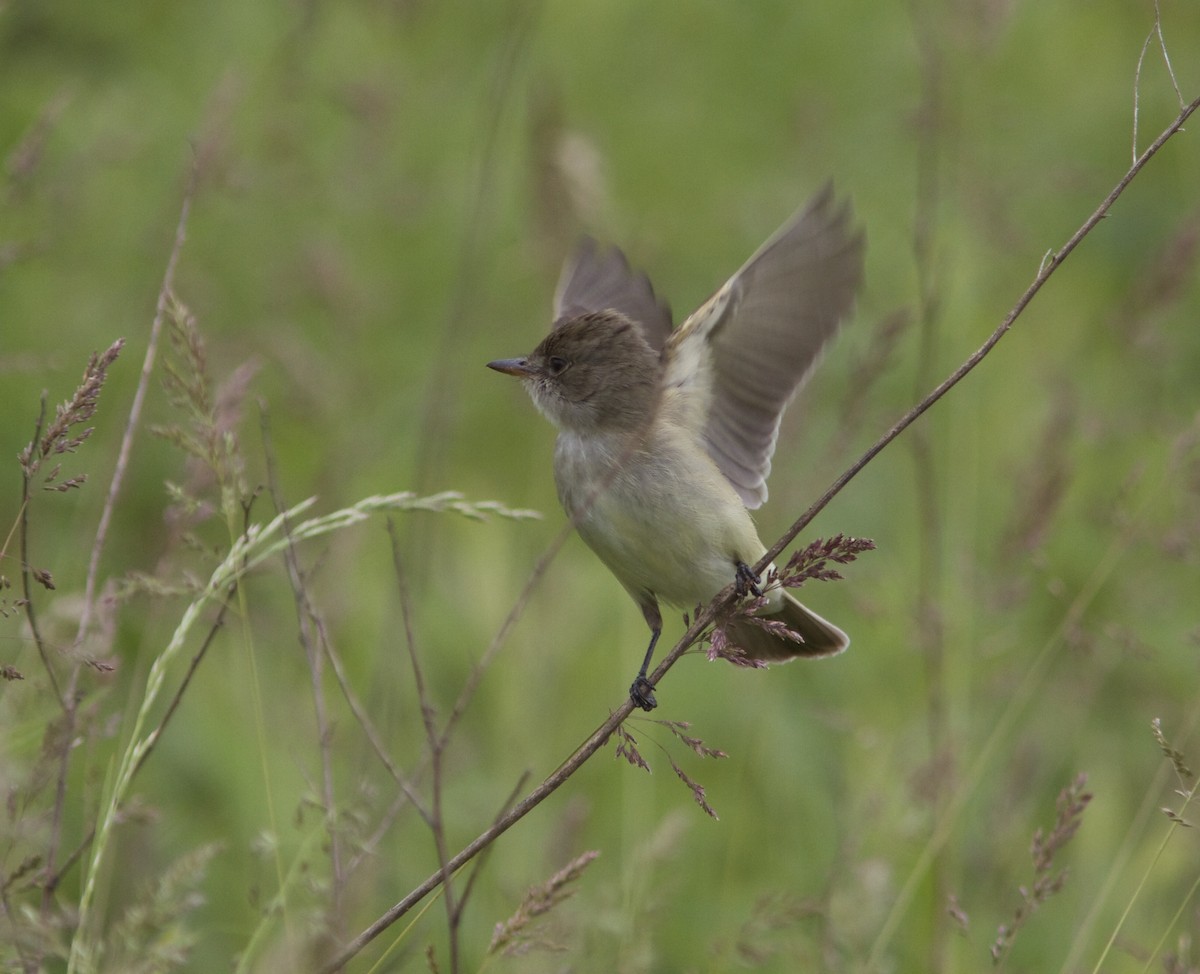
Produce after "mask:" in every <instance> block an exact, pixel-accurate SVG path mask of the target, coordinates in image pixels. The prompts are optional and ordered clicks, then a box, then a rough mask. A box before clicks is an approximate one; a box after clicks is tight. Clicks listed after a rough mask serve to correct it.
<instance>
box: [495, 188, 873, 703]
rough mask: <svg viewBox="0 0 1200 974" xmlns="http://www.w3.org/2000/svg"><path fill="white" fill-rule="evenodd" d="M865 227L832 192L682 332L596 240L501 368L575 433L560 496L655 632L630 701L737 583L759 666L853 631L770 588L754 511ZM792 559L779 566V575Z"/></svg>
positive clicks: (859, 260)
mask: <svg viewBox="0 0 1200 974" xmlns="http://www.w3.org/2000/svg"><path fill="white" fill-rule="evenodd" d="M864 251H865V234H864V233H863V232H862V231H861V230H860V229H857V228H856V227H855V226H854V223H853V217H852V214H851V209H850V204H849V203H848V202H841V203H839V202H838V201H837V200H836V197H835V193H834V189H833V184H832V183H827V184H826V185H825V186H824V187H823V188H822V189H821V190H820V191H819V192H818V193H816V194H815V195H814V196H813V197H812V198H811V199H810V200H809V201H808V202H807V204H805V205H804V206H802V207H801V208H800V209H799V210H798V211H797V212H796V213H795V214H794V215H793V216H792V217H791V219H789V220H788V221H787V222H786V223H784V225H783V226H782V227H781V228H780V229H779V230H778V231H777V232H776V233H775V234H774V235H773V236H771V237H770V238H769V239H768V240H767V241H766V243H764V244H763V245H762V246H761V247H760V248H759V249H758V250H757V251H756V252H755V253H754V254H753V256H751V257H750V259H749V260H747V261H746V263H745V264H743V265H742V266H741V268H740V269H739V270H738V271H737V272H736V273H735V274H734V275H733V276H732V277H730V278H729V279H728V280H727V281H726V282H725V284H724V285H722V286H721V287H720V288H719V289H718V290H717V291H716V292H715V293H714V294H713V295H712V296H711V297H710V298H709V299H708V300H707V301H705V302H704V303H703V304H701V305H700V307H699V308H697V309H696V311H694V312H692V314H690V315H689V316H688V317H687V318H686V319H685V320H684V321H683V323H682V324H681V325H680V326H679V327H678V328H675V327H673V324H672V316H671V310H670V307H669V306H668V305H667V304H666V303H665V302H664V301H662V300H661V299H660V298H659V297H658V295H656V294H655V291H654V288H653V286H652V285H651V283H650V280H649V278H648V277H647V276H646V275H645V274H644V273H641V272H638V271H634V270H633V269H632V268H631V267H630V265H629V263H628V261H627V260H626V258H625V256H624V254H622V253H621V251H620V250H618V249H616V248H608V249H605V248H601V247H600V246H599V245H597V244H596V243H595V241H594V240H592V239H590V238H584V239H583V240H582V241H581V242H580V244H579V246H578V247H577V248H576V250H575V252H574V254H573V256H572V257H570V258H569V259H568V260H567V262H566V264H565V265H564V267H563V271H562V274H561V276H560V279H559V284H558V287H557V289H556V292H555V296H554V317H553V324H552V327H551V329H550V332H549V334H548V335H546V337H545V338H544V339H543V340H542V341H541V342H540V344H538V345H537V347H536V348H535V349H534V350H533V351H532V352H530V353H529V354H528V355H525V356H522V357H519V358H509V359H498V360H496V361H493V362H489V363H487V364H488V367H489V368H491V369H494V370H496V371H498V372H502V373H505V374H508V375H511V376H515V377H516V378H518V379H520V380H521V383H522V384H523V385H524V387H525V390H526V391H527V392H528V393H529V395H530V397H531V398H532V400H533V402H534V404H535V405H536V407H537V408H538V410H539V411H540V412H541V413H543V414H544V415H545V416H546V418H547V419H549V420H550V421H551V423H553V424H554V426H555V427H557V429H558V437H557V440H556V442H555V448H554V479H555V484H556V486H557V490H558V498H559V501H560V502H561V504H562V507H563V509H564V511H565V512H566V514H567V516H568V517H569V518H570V520H571V521H572V522H573V523H574V526H575V528H576V529H577V531H578V532H579V534H580V536H581V537H582V539H583V541H584V542H585V543H586V544H587V545H588V547H590V548H591V549H592V551H593V552H595V554H596V555H597V556H599V558H600V560H601V561H602V562H603V563H604V564H605V565H606V566H607V567H608V568H609V570H610V571H611V572H612V574H613V575H615V576H616V578H617V580H618V581H619V582H620V583H621V585H622V586H624V588H625V590H626V591H627V592H628V593H629V594H630V596H632V598H633V600H634V602H636V603H637V605H638V607H639V608H640V609H641V611H642V616H643V618H644V619H645V621H646V624H647V626H649V628H650V634H651V635H650V645H649V646H648V647H647V649H646V654H645V657H644V659H643V661H642V665H641V668H640V669H639V671H638V674H637V677H636V678H635V680H634V681H633V684H632V685H631V686H630V689H629V695H630V698H631V699H632V701H633V703H634V705H635V706H637V707H640V708H641V709H642V710H645V711H650V710H653V709H654V707H655V706H657V699H656V696H655V693H654V690H655V686H654V684H652V683H651V682H650V680H649V678H648V676H647V672H648V669H649V666H650V661H651V659H652V658H653V655H654V647H655V645H656V644H657V642H658V639H659V637H660V636H661V634H662V614H661V611H660V608H659V604H660V603H666V604H668V605H672V606H678V607H682V608H683V609H685V610H688V609H691V608H692V607H695V606H698V605H701V604H705V603H707V602H709V601H711V600H712V599H713V598H714V597H715V596H716V595H717V594H718V593H719V592H721V591H722V590H723V589H725V588H726V587H727V586H728V585H729V584H730V583H731V582H732V583H734V584H736V586H737V590H738V593H739V594H741V595H745V594H747V593H748V592H753V593H754V594H755V595H756V596H759V599H758V602H759V604H760V607H759V608H757V609H756V610H755V615H757V616H759V617H761V618H762V619H764V620H771V621H781V622H783V623H784V624H785V625H786V627H787V628H788V629H790V630H792V632H794V633H795V634H797V635H798V636H799V637H800V641H795V640H793V639H789V638H786V637H785V636H784V635H782V634H780V633H778V632H773V631H771V628H773V627H764V626H759V625H755V624H754V623H751V622H748V621H746V620H745V619H744V618H737V617H735V618H734V620H733V621H732V622H731V623H730V624H729V626H728V627H727V630H726V634H727V636H728V638H729V641H730V642H732V643H733V644H735V645H736V646H737V647H739V648H740V649H741V650H742V652H743V653H744V654H745V655H746V657H747V658H748V659H749V660H751V661H755V662H762V663H767V662H783V661H788V660H791V659H795V658H799V657H824V656H833V655H836V654H838V653H841V652H842V651H844V650H845V649H846V648H847V647H848V646H849V644H850V640H849V637H848V636H847V635H846V633H845V632H843V631H842V630H841V629H839V628H838V627H837V626H835V625H834V624H833V623H831V622H828V621H826V620H825V619H823V618H822V617H821V616H819V615H818V614H817V613H815V612H813V611H812V610H811V609H809V608H807V607H806V606H804V605H803V604H802V603H801V602H799V601H798V600H797V599H796V598H795V597H794V596H792V595H791V593H790V592H788V591H786V590H785V589H784V588H782V587H781V586H779V585H778V584H777V583H775V584H771V576H770V569H769V570H768V584H767V585H765V586H763V585H762V584H761V583H762V577H761V576H757V575H755V574H754V571H753V568H752V567H751V566H753V565H754V564H755V563H756V562H758V561H759V559H761V558H762V556H763V555H764V554H765V552H766V548H765V546H764V545H763V543H762V541H761V540H760V539H759V536H758V532H757V530H756V528H755V526H754V521H753V519H752V517H751V514H750V511H751V510H753V509H755V508H758V507H759V506H760V505H762V503H763V502H764V501H766V499H767V477H768V475H769V474H770V471H771V458H772V456H773V454H774V451H775V445H776V440H777V439H778V435H779V424H780V420H781V418H782V416H783V412H784V409H785V408H786V407H787V405H788V404H789V403H790V402H791V400H792V398H793V397H794V395H795V393H796V391H797V389H798V388H799V387H800V386H801V385H802V384H803V383H804V382H805V381H806V380H807V379H808V377H809V376H810V375H811V373H812V372H813V370H814V368H815V366H816V365H817V363H818V360H819V359H820V357H821V355H822V352H823V350H824V349H825V347H826V346H827V344H828V343H829V341H830V339H832V338H833V337H834V335H835V334H836V333H837V332H838V330H839V328H840V326H841V325H842V323H843V322H844V321H845V320H846V319H847V318H848V317H849V315H850V314H851V311H852V308H853V304H854V301H855V297H856V294H857V292H858V290H859V288H860V286H861V283H862V279H863V260H864ZM773 567H774V566H771V568H772V569H773Z"/></svg>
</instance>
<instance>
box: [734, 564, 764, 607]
mask: <svg viewBox="0 0 1200 974" xmlns="http://www.w3.org/2000/svg"><path fill="white" fill-rule="evenodd" d="M734 564H735V565H736V566H737V573H736V575H735V576H734V588H735V589H736V591H737V596H738V598H739V599H742V598H745V597H746V593H747V592H753V593H754V597H755V598H762V589H761V588H760V587H759V584H758V583H759V582H760V581H762V579H761V578H760V577H759V576H758V575H755V574H754V570H753V569H752V568H751V567H750V566H749V565H747V564H746V563H745V562H744V561H736V562H734Z"/></svg>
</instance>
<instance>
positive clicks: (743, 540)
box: [556, 453, 763, 609]
mask: <svg viewBox="0 0 1200 974" xmlns="http://www.w3.org/2000/svg"><path fill="white" fill-rule="evenodd" d="M561 459H562V458H561V457H560V463H558V464H556V467H557V468H558V469H557V470H556V473H557V474H558V478H557V479H558V481H559V495H560V498H561V499H562V502H563V507H564V508H565V509H566V511H567V513H568V514H569V515H570V516H571V517H572V518H573V520H574V521H575V524H576V527H577V528H578V530H579V534H580V536H581V537H582V538H583V540H584V541H585V542H586V543H587V545H588V547H590V548H591V549H592V550H593V551H594V552H595V553H596V554H597V555H598V556H599V557H600V559H601V561H603V562H604V563H605V565H607V566H608V568H609V570H610V571H612V573H613V574H614V575H616V576H617V578H618V579H619V580H620V581H621V583H622V584H623V585H624V586H625V587H626V588H627V589H629V590H630V592H632V593H634V595H635V597H636V596H637V595H638V594H640V593H652V594H653V595H654V596H656V597H657V598H659V599H661V600H662V601H664V602H667V603H669V604H671V605H677V606H680V607H682V608H686V609H690V608H692V607H693V606H695V605H697V604H700V603H704V602H707V601H709V600H710V599H711V598H712V597H713V596H714V595H716V594H717V592H719V591H720V590H721V589H722V588H724V587H725V586H726V585H728V584H729V583H730V582H732V581H733V579H734V574H735V567H736V563H737V562H738V561H743V562H746V563H748V564H750V563H753V562H754V561H756V560H757V559H758V558H759V557H760V556H761V554H762V552H763V547H762V543H761V542H760V541H759V540H758V535H757V533H756V531H755V529H754V523H753V521H752V520H751V519H750V515H749V513H748V512H747V511H746V509H745V507H744V506H743V505H742V502H741V500H740V499H739V498H738V496H737V494H736V493H735V492H734V490H733V488H732V487H731V486H729V484H728V482H727V481H726V480H725V479H724V478H723V477H722V476H721V475H720V473H719V472H718V471H717V470H716V467H715V465H713V464H712V463H711V461H710V460H709V459H708V457H707V455H704V456H702V457H698V458H692V457H688V456H683V457H680V456H678V455H675V456H672V457H670V458H664V457H662V456H655V455H647V454H644V453H643V454H640V455H639V456H638V457H636V458H631V459H630V460H629V461H628V463H627V464H626V465H625V467H624V469H622V470H620V471H618V472H616V473H615V475H614V473H613V471H612V468H611V466H607V465H605V468H604V469H600V470H597V469H590V467H591V464H588V463H587V462H586V460H587V458H586V457H585V458H583V460H582V461H581V460H580V459H579V458H576V459H575V461H574V462H571V461H568V462H566V463H563V462H561Z"/></svg>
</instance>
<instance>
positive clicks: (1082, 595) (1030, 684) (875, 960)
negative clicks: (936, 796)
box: [864, 477, 1166, 971]
mask: <svg viewBox="0 0 1200 974" xmlns="http://www.w3.org/2000/svg"><path fill="white" fill-rule="evenodd" d="M1165 481H1166V478H1165V477H1164V478H1163V481H1161V482H1160V483H1159V484H1158V487H1157V489H1156V490H1154V491H1151V492H1149V493H1148V494H1147V496H1146V497H1144V498H1143V500H1142V503H1141V505H1140V508H1139V511H1138V514H1139V515H1140V514H1141V513H1142V512H1143V511H1145V510H1146V509H1147V508H1149V507H1150V506H1151V501H1152V500H1155V499H1157V498H1158V496H1159V494H1160V493H1161V489H1162V487H1163V485H1164V483H1165ZM1138 523H1140V518H1139V517H1131V518H1130V519H1129V522H1128V524H1127V525H1126V526H1125V529H1124V530H1123V531H1122V532H1121V533H1120V534H1118V535H1117V536H1116V537H1114V538H1113V540H1112V543H1111V544H1110V545H1109V547H1108V550H1107V551H1106V552H1105V553H1104V556H1103V557H1102V558H1101V559H1100V560H1099V562H1097V564H1096V568H1095V570H1094V571H1093V572H1092V575H1091V577H1090V578H1089V579H1088V580H1087V582H1086V583H1085V584H1084V586H1083V588H1082V589H1081V590H1080V592H1079V594H1078V595H1077V596H1076V597H1075V599H1074V601H1072V603H1071V605H1070V606H1068V608H1067V611H1066V612H1065V613H1064V615H1063V618H1062V621H1061V622H1060V623H1059V625H1058V628H1057V629H1056V630H1055V631H1054V633H1053V634H1051V636H1050V638H1049V639H1047V640H1046V642H1045V644H1044V645H1043V646H1042V648H1041V649H1040V650H1039V651H1038V654H1037V656H1035V657H1034V658H1033V660H1032V661H1031V662H1030V664H1029V666H1028V667H1027V668H1026V670H1025V675H1024V676H1023V677H1022V678H1021V682H1020V684H1019V685H1018V686H1017V688H1016V690H1015V691H1014V692H1013V693H1012V694H1011V695H1010V696H1009V697H1008V703H1007V705H1006V706H1005V708H1004V710H1003V711H1002V712H1001V714H1000V716H999V717H998V718H997V719H996V721H995V723H994V724H993V725H992V731H991V733H990V734H989V735H988V736H987V739H986V740H985V741H984V743H983V746H982V747H981V748H980V749H979V754H978V755H977V756H976V758H975V760H974V762H973V763H972V764H971V767H970V768H969V769H968V770H967V773H966V774H965V775H964V776H963V779H962V782H961V784H960V785H959V787H958V790H957V791H956V792H955V793H954V795H953V796H952V797H951V798H950V799H949V800H948V801H947V803H946V807H945V813H944V814H943V815H942V817H941V818H940V819H939V821H938V822H937V824H936V826H935V827H934V830H933V834H932V835H931V836H930V837H929V841H928V842H926V843H925V847H924V848H923V849H922V850H921V853H920V855H919V856H918V857H917V861H916V862H915V863H914V864H913V867H912V869H911V870H910V872H909V874H908V878H907V879H906V880H905V882H904V885H903V886H902V887H901V888H900V891H899V892H898V893H897V894H896V898H895V900H894V901H893V903H892V908H891V910H890V911H889V912H888V915H887V918H886V919H885V920H884V922H883V925H882V926H881V927H880V929H879V934H878V935H877V936H876V938H875V943H874V944H873V945H872V947H871V952H870V954H869V955H868V957H867V961H866V964H865V965H864V969H865V970H867V971H874V970H880V969H881V968H882V961H883V954H884V951H885V950H886V949H887V947H888V945H889V944H890V943H891V941H892V938H893V937H894V936H895V934H896V931H897V930H898V929H899V927H900V922H901V920H903V919H904V917H905V916H906V915H907V913H908V908H909V907H910V906H911V905H912V900H913V897H914V896H915V895H916V892H917V888H918V887H919V886H920V885H921V883H922V882H924V880H925V876H926V874H927V873H928V872H929V869H930V867H931V866H932V864H933V862H934V860H935V858H936V857H937V855H938V853H939V852H941V850H942V848H943V847H944V846H945V844H946V842H947V841H948V840H949V838H950V833H951V832H952V831H953V830H954V827H955V825H956V824H957V823H958V820H959V816H960V815H961V814H962V812H963V809H964V808H966V805H967V802H968V800H969V799H970V798H971V796H972V795H973V794H974V792H975V789H976V788H977V787H978V785H979V783H980V782H981V781H982V780H983V777H984V775H985V774H986V773H987V770H988V768H989V767H990V766H991V762H992V758H993V756H994V755H995V754H996V752H997V751H998V750H999V748H1000V746H1001V744H1003V743H1004V742H1005V741H1006V740H1007V739H1008V737H1009V735H1010V734H1011V732H1012V730H1013V728H1014V727H1015V726H1016V724H1017V721H1018V720H1019V718H1020V716H1021V714H1022V713H1023V712H1024V710H1025V708H1026V706H1027V705H1028V704H1029V701H1030V700H1031V699H1032V697H1033V695H1034V693H1035V692H1036V691H1037V690H1038V688H1039V687H1041V686H1042V684H1043V683H1044V681H1045V678H1046V675H1047V673H1048V671H1049V669H1050V663H1051V661H1052V660H1053V659H1054V657H1055V655H1056V653H1057V651H1058V650H1059V649H1061V648H1062V646H1063V645H1064V643H1065V640H1066V636H1067V634H1068V633H1070V632H1071V631H1072V629H1073V628H1074V627H1075V626H1076V624H1077V623H1078V621H1079V620H1080V619H1081V618H1083V615H1084V613H1085V612H1086V611H1087V609H1088V607H1089V606H1090V605H1091V604H1092V602H1093V601H1095V599H1096V596H1097V595H1098V594H1099V593H1100V590H1101V589H1102V588H1103V586H1104V584H1105V582H1107V581H1108V580H1109V578H1110V576H1111V575H1112V573H1113V572H1114V571H1115V570H1116V569H1117V567H1118V566H1119V565H1120V564H1121V561H1122V559H1123V558H1124V557H1125V554H1126V552H1127V551H1128V549H1129V547H1130V546H1131V545H1132V544H1133V543H1134V541H1135V540H1136V537H1137V533H1136V531H1135V530H1134V529H1133V525H1136V524H1138Z"/></svg>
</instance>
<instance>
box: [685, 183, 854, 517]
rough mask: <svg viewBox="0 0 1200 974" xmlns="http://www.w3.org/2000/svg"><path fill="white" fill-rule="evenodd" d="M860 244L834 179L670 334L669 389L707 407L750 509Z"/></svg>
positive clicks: (763, 492)
mask: <svg viewBox="0 0 1200 974" xmlns="http://www.w3.org/2000/svg"><path fill="white" fill-rule="evenodd" d="M863 250H864V240H863V235H862V233H861V232H854V231H853V228H852V227H851V218H850V207H849V204H845V203H843V204H842V205H841V206H838V205H836V204H835V201H834V197H833V185H832V184H827V185H826V186H825V188H824V189H822V190H821V191H820V192H819V193H818V194H817V195H816V196H814V197H813V198H812V199H811V200H810V201H809V202H808V204H807V205H806V206H805V207H804V208H803V209H801V210H800V211H799V212H798V213H797V214H796V215H795V216H794V217H792V219H791V220H789V221H788V222H787V223H786V224H784V225H783V227H782V228H781V229H780V230H779V232H778V233H776V234H775V236H773V237H772V238H771V239H770V240H768V241H767V242H766V243H765V244H763V246H762V247H761V248H759V250H758V252H757V253H756V254H755V255H754V256H753V257H751V258H750V260H748V261H747V262H746V264H745V265H744V266H743V267H742V269H741V270H739V271H738V272H737V273H736V274H734V275H733V277H731V278H730V279H729V280H728V281H727V282H726V283H725V285H724V286H723V287H722V288H721V289H720V290H719V291H717V293H716V294H714V295H713V296H712V297H711V298H709V299H708V301H706V302H705V303H704V304H703V305H701V306H700V308H699V309H697V310H696V312H695V313H693V314H692V315H691V316H690V317H689V318H688V319H687V320H686V321H685V322H684V323H683V325H682V326H681V327H680V328H679V329H678V330H677V331H675V333H674V334H672V335H671V337H670V340H669V342H668V345H667V371H666V380H665V381H666V385H667V387H668V388H672V387H673V388H675V389H677V390H679V392H680V393H682V394H684V395H686V396H688V398H689V399H691V400H693V401H694V402H695V404H696V408H699V409H700V410H702V411H703V414H704V416H705V418H704V422H703V425H702V430H703V436H704V440H705V444H706V446H707V448H708V452H709V455H710V456H712V458H713V460H715V461H716V463H717V466H718V467H720V469H721V472H722V473H723V474H724V475H725V476H726V477H727V478H728V480H729V482H730V483H731V484H733V487H734V489H735V490H736V491H737V492H738V495H739V496H740V497H741V498H742V501H743V503H744V504H745V505H746V506H747V507H750V508H755V507H759V506H760V505H761V504H762V503H763V502H764V501H765V500H766V499H767V476H768V475H769V474H770V472H771V455H772V454H773V453H774V452H775V440H776V438H777V437H778V435H779V421H780V419H781V418H782V416H783V410H784V408H785V407H786V406H787V404H788V402H789V401H790V400H791V398H792V396H793V395H795V393H796V390H797V389H798V388H799V387H800V385H801V384H802V383H803V382H804V381H805V379H807V378H808V376H809V375H810V374H811V372H812V370H813V368H814V366H815V365H816V364H817V361H818V359H819V357H820V353H821V350H822V348H824V346H825V343H826V342H827V341H829V339H830V338H831V337H832V336H833V335H834V333H835V332H836V331H837V329H838V326H839V325H840V324H841V322H842V320H843V319H844V318H845V317H846V315H847V314H848V313H849V311H850V308H851V306H852V305H853V303H854V295H855V293H856V292H857V290H858V287H859V284H860V283H861V282H862V275H863Z"/></svg>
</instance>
